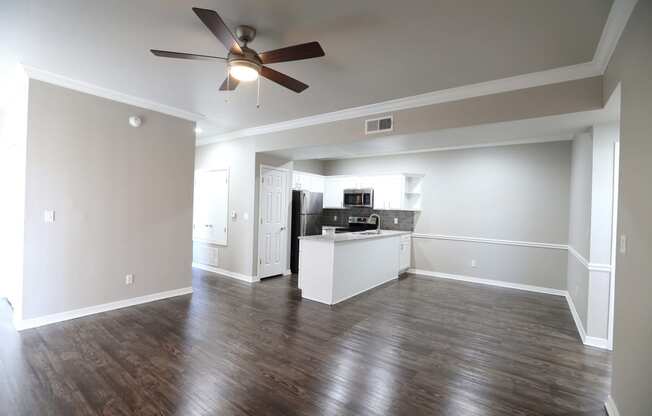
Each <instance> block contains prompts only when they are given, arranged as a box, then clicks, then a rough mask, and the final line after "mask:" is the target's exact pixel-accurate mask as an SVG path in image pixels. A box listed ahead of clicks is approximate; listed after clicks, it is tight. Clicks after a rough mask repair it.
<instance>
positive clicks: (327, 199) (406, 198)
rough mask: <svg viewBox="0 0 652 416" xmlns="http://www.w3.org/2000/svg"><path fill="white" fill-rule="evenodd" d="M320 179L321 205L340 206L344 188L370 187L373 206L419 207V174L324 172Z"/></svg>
mask: <svg viewBox="0 0 652 416" xmlns="http://www.w3.org/2000/svg"><path fill="white" fill-rule="evenodd" d="M324 180H325V185H324V208H342V199H343V198H342V194H343V192H344V190H345V189H350V188H353V189H357V188H372V189H373V190H374V209H378V210H382V209H385V210H406V211H419V210H421V182H422V181H423V175H417V174H391V175H367V176H353V175H347V176H325V177H324Z"/></svg>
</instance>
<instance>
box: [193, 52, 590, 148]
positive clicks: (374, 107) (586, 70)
mask: <svg viewBox="0 0 652 416" xmlns="http://www.w3.org/2000/svg"><path fill="white" fill-rule="evenodd" d="M599 75H601V72H600V71H599V69H598V68H597V66H596V65H594V64H593V63H592V62H587V63H583V64H578V65H570V66H564V67H559V68H553V69H548V70H545V71H539V72H532V73H529V74H524V75H517V76H514V77H508V78H503V79H497V80H493V81H487V82H480V83H477V84H469V85H464V86H461V87H455V88H448V89H445V90H439V91H433V92H427V93H424V94H418V95H413V96H410V97H403V98H398V99H394V100H388V101H383V102H379V103H375V104H369V105H364V106H360V107H353V108H347V109H344V110H338V111H333V112H330V113H322V114H317V115H314V116H309V117H302V118H297V119H294V120H288V121H282V122H279V123H272V124H267V125H263V126H257V127H251V128H246V129H241V130H236V131H233V132H230V133H224V134H218V135H214V136H209V137H204V138H201V139H198V140H197V146H205V145H208V144H213V143H219V142H223V141H227V140H234V139H239V138H242V137H250V136H258V135H262V134H269V133H276V132H280V131H285V130H293V129H298V128H301V127H309V126H315V125H318V124H325V123H332V122H336V121H342V120H351V119H354V118H361V117H368V116H373V115H377V114H380V113H391V112H395V111H400V110H408V109H411V108H417V107H423V106H428V105H434V104H442V103H446V102H451V101H458V100H463V99H467V98H474V97H482V96H485V95H492V94H499V93H503V92H508V91H515V90H520V89H525V88H532V87H540V86H543V85H548V84H556V83H560V82H567V81H574V80H578V79H583V78H590V77H595V76H599Z"/></svg>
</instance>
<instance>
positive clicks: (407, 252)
mask: <svg viewBox="0 0 652 416" xmlns="http://www.w3.org/2000/svg"><path fill="white" fill-rule="evenodd" d="M400 247H401V252H400V255H399V269H400V270H401V271H405V270H407V269H409V268H410V262H411V257H412V235H411V234H406V235H402V236H401V245H400Z"/></svg>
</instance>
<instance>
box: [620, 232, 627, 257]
mask: <svg viewBox="0 0 652 416" xmlns="http://www.w3.org/2000/svg"><path fill="white" fill-rule="evenodd" d="M620 253H621V254H625V253H627V236H626V235H625V234H623V235H621V236H620Z"/></svg>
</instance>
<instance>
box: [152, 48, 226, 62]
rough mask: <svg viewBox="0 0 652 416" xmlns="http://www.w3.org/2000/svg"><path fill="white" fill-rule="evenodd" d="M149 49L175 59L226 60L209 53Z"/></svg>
mask: <svg viewBox="0 0 652 416" xmlns="http://www.w3.org/2000/svg"><path fill="white" fill-rule="evenodd" d="M150 51H151V52H152V53H153V54H154V55H156V56H160V57H161V58H177V59H191V60H195V61H226V58H222V57H220V56H211V55H197V54H194V53H184V52H172V51H161V50H158V49H150Z"/></svg>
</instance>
